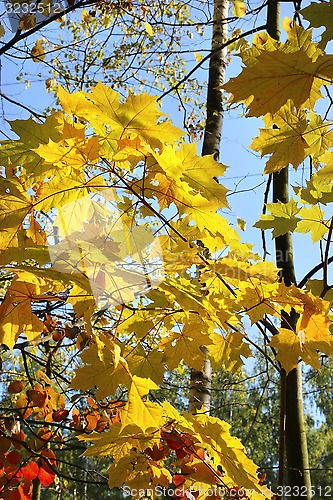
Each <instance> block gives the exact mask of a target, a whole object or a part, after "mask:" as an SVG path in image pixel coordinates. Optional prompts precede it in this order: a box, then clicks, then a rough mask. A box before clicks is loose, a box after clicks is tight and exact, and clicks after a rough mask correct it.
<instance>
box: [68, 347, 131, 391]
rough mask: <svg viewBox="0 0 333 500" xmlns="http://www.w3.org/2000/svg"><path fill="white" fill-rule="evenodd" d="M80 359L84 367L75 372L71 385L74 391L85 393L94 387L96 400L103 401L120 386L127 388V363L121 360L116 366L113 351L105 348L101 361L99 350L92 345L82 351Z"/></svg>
mask: <svg viewBox="0 0 333 500" xmlns="http://www.w3.org/2000/svg"><path fill="white" fill-rule="evenodd" d="M81 359H82V361H83V362H84V366H82V367H80V368H78V369H77V370H76V372H75V377H74V379H73V380H72V383H71V385H72V387H73V388H74V389H81V390H82V391H86V390H88V389H92V388H93V387H95V386H96V387H97V390H96V398H97V399H103V398H105V397H106V396H109V395H111V394H114V393H115V392H116V390H117V388H118V386H119V385H120V384H124V385H126V386H127V387H129V385H130V383H131V378H130V375H129V374H128V370H127V363H126V361H125V360H124V359H122V362H121V363H118V365H117V366H116V362H115V359H116V354H115V351H114V350H110V349H109V348H108V347H106V346H105V347H104V349H103V350H102V359H101V352H100V348H99V347H98V346H97V345H96V344H92V345H90V346H89V348H88V349H86V350H85V351H83V353H82V354H81Z"/></svg>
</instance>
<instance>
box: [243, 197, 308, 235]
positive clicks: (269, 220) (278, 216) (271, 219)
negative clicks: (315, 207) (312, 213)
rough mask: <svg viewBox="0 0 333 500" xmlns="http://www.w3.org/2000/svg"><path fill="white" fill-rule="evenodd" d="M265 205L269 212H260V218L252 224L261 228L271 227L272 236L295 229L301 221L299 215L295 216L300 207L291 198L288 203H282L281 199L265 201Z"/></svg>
mask: <svg viewBox="0 0 333 500" xmlns="http://www.w3.org/2000/svg"><path fill="white" fill-rule="evenodd" d="M266 207H267V210H268V211H269V212H270V214H269V215H267V214H261V215H260V220H259V221H257V222H256V223H255V224H254V225H253V226H254V227H258V228H260V229H263V230H265V229H271V228H272V229H273V234H272V237H273V238H276V237H277V236H280V235H282V234H286V233H288V231H295V229H296V227H297V224H299V223H300V221H301V219H300V218H299V217H296V215H297V214H298V213H299V212H300V210H301V208H300V207H298V205H297V203H296V201H295V200H294V199H293V198H291V199H290V200H289V201H288V203H282V202H281V201H278V202H277V203H267V205H266Z"/></svg>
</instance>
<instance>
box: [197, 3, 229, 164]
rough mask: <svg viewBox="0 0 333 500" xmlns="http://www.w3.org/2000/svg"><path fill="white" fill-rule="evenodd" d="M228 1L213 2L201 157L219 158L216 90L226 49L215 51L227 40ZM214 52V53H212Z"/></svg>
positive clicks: (220, 116) (219, 105)
mask: <svg viewBox="0 0 333 500" xmlns="http://www.w3.org/2000/svg"><path fill="white" fill-rule="evenodd" d="M228 9H229V1H228V0H214V24H213V33H212V51H213V53H212V56H211V58H210V60H209V77H208V89H207V117H206V126H205V134H204V141H203V147H202V156H204V155H211V154H213V155H214V158H215V160H218V159H219V156H220V144H221V133H222V122H223V91H222V90H221V89H218V88H217V87H220V86H221V85H223V84H224V80H225V66H226V55H227V49H226V48H225V49H221V50H216V49H217V48H218V47H220V46H221V45H222V44H223V43H224V42H225V41H226V40H227V38H228V22H227V19H228ZM214 51H216V52H214Z"/></svg>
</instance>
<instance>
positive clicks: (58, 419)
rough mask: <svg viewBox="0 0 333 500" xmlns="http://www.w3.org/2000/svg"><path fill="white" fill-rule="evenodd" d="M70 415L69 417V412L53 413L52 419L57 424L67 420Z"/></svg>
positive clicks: (59, 411)
mask: <svg viewBox="0 0 333 500" xmlns="http://www.w3.org/2000/svg"><path fill="white" fill-rule="evenodd" d="M68 415H69V411H68V410H58V411H54V412H53V413H52V418H53V420H54V421H55V422H61V420H65V418H67V417H68Z"/></svg>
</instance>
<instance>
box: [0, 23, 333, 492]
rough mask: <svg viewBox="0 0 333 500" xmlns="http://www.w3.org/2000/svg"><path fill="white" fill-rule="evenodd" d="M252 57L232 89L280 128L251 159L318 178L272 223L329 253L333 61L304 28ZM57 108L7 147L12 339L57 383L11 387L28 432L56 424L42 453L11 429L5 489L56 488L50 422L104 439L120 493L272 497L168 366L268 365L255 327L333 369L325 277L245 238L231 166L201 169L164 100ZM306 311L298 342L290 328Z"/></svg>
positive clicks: (104, 96) (277, 206)
mask: <svg viewBox="0 0 333 500" xmlns="http://www.w3.org/2000/svg"><path fill="white" fill-rule="evenodd" d="M242 57H243V62H244V65H245V67H244V68H243V70H242V73H241V74H240V75H239V76H238V77H236V78H234V79H231V80H230V81H229V83H227V84H226V85H225V89H226V90H227V91H228V92H230V93H231V94H232V97H231V100H232V101H241V102H244V103H245V105H246V106H247V108H248V113H249V115H252V116H261V115H263V117H264V123H265V126H266V128H265V129H263V130H261V132H260V136H259V138H256V139H255V140H254V141H253V143H252V145H251V147H252V148H253V149H254V150H256V151H259V152H260V154H262V155H266V154H268V155H270V158H269V160H268V162H267V164H266V172H267V173H272V172H277V171H279V170H281V169H282V168H285V167H286V165H287V164H289V163H291V164H292V165H293V166H294V167H295V168H298V166H299V165H300V164H301V162H302V161H303V160H304V159H305V158H306V157H307V156H311V158H312V161H313V163H314V165H315V167H316V171H315V173H314V174H313V176H312V177H311V180H310V181H308V183H307V186H306V187H302V188H295V196H297V197H298V199H297V200H294V199H292V200H290V202H289V203H287V204H282V203H270V204H268V205H267V211H268V213H266V214H263V215H262V217H261V220H260V221H258V222H257V223H256V226H257V227H259V228H260V229H263V230H265V229H270V228H272V229H273V237H277V236H279V235H282V234H285V233H286V232H289V231H298V232H301V233H310V234H311V237H312V240H313V242H317V241H322V240H323V239H324V238H325V237H326V236H327V235H330V234H331V230H332V229H331V225H330V223H329V222H328V221H327V220H326V216H325V213H324V210H323V207H322V205H326V204H328V203H329V202H330V201H331V196H332V195H331V192H332V189H331V187H332V181H333V177H332V171H331V169H332V167H331V163H330V162H331V161H332V159H331V155H332V153H331V152H329V151H327V149H328V148H329V147H331V145H332V140H333V137H332V132H331V130H330V124H329V123H327V122H325V121H323V120H322V119H321V118H320V117H319V116H318V115H316V114H315V113H314V110H313V107H314V104H315V102H316V100H317V99H318V98H319V97H320V87H321V85H323V84H324V83H325V84H326V83H327V82H328V81H329V82H330V81H331V79H332V78H333V62H332V57H333V56H329V55H325V54H324V53H323V52H322V50H321V49H320V47H319V46H318V45H316V44H313V43H312V41H311V32H310V31H305V30H304V29H303V28H300V27H297V26H295V27H294V28H292V29H291V30H290V31H289V33H288V40H287V42H286V43H285V44H283V43H280V42H276V41H274V40H272V39H270V38H269V37H268V36H267V37H265V36H260V37H256V38H255V40H254V43H253V45H252V47H251V48H249V49H248V50H246V51H243V53H242ZM299 88H301V91H299ZM58 100H59V109H58V110H57V111H52V112H51V113H50V115H49V116H48V118H47V119H46V120H45V122H44V123H36V122H35V121H34V120H33V119H31V118H30V119H29V120H26V121H24V120H15V121H14V122H12V123H11V127H12V130H13V132H14V133H15V134H16V135H17V136H18V139H16V140H7V141H2V143H1V147H0V162H1V165H2V166H3V170H2V174H1V176H0V191H1V196H0V213H1V215H0V264H1V272H2V276H3V277H4V282H5V285H4V287H3V295H4V298H3V301H2V303H1V305H0V343H2V344H3V345H4V346H6V347H7V348H8V349H9V350H14V349H19V350H20V352H21V353H23V352H24V355H25V356H26V355H27V354H26V353H29V354H30V355H31V357H32V359H33V360H34V361H35V362H38V356H36V354H35V352H37V351H38V349H40V350H44V351H45V353H46V361H45V363H44V364H43V365H42V366H43V368H44V369H45V370H46V372H47V375H45V374H44V375H43V376H42V375H41V374H40V373H39V374H38V375H37V376H34V377H31V376H30V377H28V376H27V380H26V384H27V386H26V384H24V385H21V381H15V382H12V383H11V384H10V386H9V394H10V395H11V396H10V397H11V402H12V404H13V408H14V409H15V415H16V416H17V420H18V421H20V422H21V423H22V425H27V423H28V422H27V419H28V418H29V417H31V418H32V419H33V420H34V423H35V424H36V425H37V421H38V422H44V423H45V425H43V427H42V428H41V429H40V430H39V431H38V432H37V433H36V434H37V438H38V439H37V442H39V443H40V444H39V445H38V446H40V448H38V447H37V448H36V447H35V448H34V445H33V444H32V443H27V441H26V439H25V435H23V434H20V437H13V431H12V430H11V428H7V427H6V426H5V427H3V429H2V430H1V432H2V433H3V438H4V439H5V441H4V442H5V443H6V445H5V446H4V448H3V449H1V453H2V455H1V460H2V464H3V467H2V469H1V470H3V475H2V478H1V481H2V482H1V488H2V491H1V495H3V498H6V495H7V497H8V498H10V499H11V498H15V496H14V495H20V496H17V498H27V499H29V498H31V481H32V480H34V479H36V478H38V479H39V480H40V482H41V483H42V484H43V485H44V486H47V484H50V483H51V478H52V481H53V479H54V477H55V474H56V473H57V463H58V462H57V457H56V454H55V453H54V452H53V451H52V450H51V449H49V448H47V446H48V444H49V443H50V441H51V440H54V439H53V438H54V437H55V433H54V432H53V431H52V426H51V425H50V424H59V425H63V430H64V431H65V432H67V433H70V432H73V433H76V434H77V436H78V439H79V440H81V441H84V442H86V443H89V446H88V448H87V450H86V451H85V453H84V455H86V456H97V457H99V458H101V457H105V456H108V457H109V458H110V459H111V465H110V467H109V472H108V473H109V486H110V487H115V486H118V487H120V486H122V485H123V484H125V485H127V486H128V487H130V488H132V489H136V490H139V489H140V488H141V489H142V488H144V489H147V488H150V487H151V488H155V487H157V486H163V487H166V488H167V487H168V486H169V485H173V486H175V487H176V488H177V487H178V488H179V487H180V486H182V492H184V491H185V492H188V491H194V492H195V494H193V495H194V497H195V498H205V493H204V492H206V491H207V489H209V487H211V486H214V487H217V486H221V487H222V488H224V491H225V492H227V494H229V493H230V492H231V490H232V491H234V492H236V493H235V494H237V496H234V497H235V498H241V497H242V498H253V499H258V500H259V499H262V500H264V499H265V498H269V497H270V496H271V495H270V494H269V492H267V488H266V489H265V486H264V485H263V484H262V483H263V481H262V478H258V474H257V471H258V467H257V466H256V465H255V464H254V463H253V462H252V461H251V460H250V459H249V458H248V457H247V455H246V453H245V450H244V447H243V446H242V444H241V443H240V441H239V440H238V439H237V438H235V437H233V436H232V435H231V434H230V426H229V425H228V424H227V423H226V422H223V421H221V420H220V419H217V418H213V417H209V416H207V415H205V414H204V413H201V414H198V415H195V416H193V415H190V414H188V413H186V412H183V413H180V412H178V411H177V410H176V409H175V408H173V407H172V406H171V405H170V404H169V403H167V402H160V401H159V400H158V398H156V397H154V394H155V393H154V391H157V390H158V389H159V388H160V386H161V384H162V383H163V380H164V375H165V372H166V371H167V370H169V371H172V370H174V369H176V368H177V367H178V366H179V365H180V364H181V363H185V364H186V365H187V366H188V367H190V368H194V369H197V370H200V369H201V367H202V364H203V362H204V360H205V358H206V356H207V355H208V356H209V358H210V360H211V361H212V364H213V366H216V367H219V366H223V367H224V368H225V369H227V370H229V371H231V372H233V373H235V372H237V371H239V370H241V369H242V366H243V364H244V358H248V357H250V356H252V351H251V349H250V347H249V343H250V342H249V334H247V333H246V331H244V324H245V321H250V323H251V324H263V325H267V324H268V325H269V326H270V330H269V331H270V332H272V331H274V333H276V334H275V335H273V336H272V337H270V338H267V339H266V347H267V348H272V349H273V352H274V353H275V359H273V360H272V362H273V364H275V366H276V367H277V368H278V369H279V370H281V368H282V369H284V370H285V371H286V372H289V371H291V370H292V369H294V368H295V367H296V366H297V364H298V362H299V360H300V359H303V360H304V361H305V362H307V363H309V364H310V365H312V366H313V367H315V368H320V357H321V355H322V354H327V355H329V354H331V353H332V350H333V346H332V335H331V328H332V327H331V316H330V304H331V302H330V299H331V296H330V294H329V287H328V285H327V283H325V282H324V280H323V281H321V282H316V283H315V282H310V283H308V287H309V289H308V290H305V289H301V288H297V287H296V286H295V285H292V286H286V284H285V283H284V282H281V280H280V279H279V269H278V268H277V267H276V266H274V265H273V264H272V263H269V262H265V261H263V260H262V259H261V258H260V257H259V256H258V255H257V254H255V253H254V252H253V250H252V246H251V245H249V244H246V243H243V242H242V241H241V239H240V236H239V234H238V232H237V230H236V229H235V228H234V227H232V226H231V225H230V223H229V221H228V219H227V218H226V217H225V216H224V215H225V213H223V214H222V213H221V209H222V208H224V209H225V211H227V210H228V208H229V207H228V202H227V190H226V189H225V187H224V186H223V185H222V184H221V183H220V182H216V180H215V179H219V180H220V178H221V177H222V176H223V175H224V172H225V170H226V166H225V165H222V164H220V163H218V162H216V161H215V160H214V158H213V156H205V157H199V156H198V155H197V154H196V145H194V144H186V143H185V142H184V141H183V140H182V136H183V132H182V131H181V130H180V129H178V128H177V127H175V126H173V125H172V124H171V123H170V121H168V120H166V116H165V115H164V114H163V113H162V112H161V110H160V108H159V106H158V105H157V102H156V98H155V97H152V96H150V95H148V94H142V95H137V96H136V95H130V96H128V97H127V99H125V100H124V101H122V100H121V98H120V95H119V94H118V93H117V92H115V91H114V90H113V89H111V88H110V87H107V86H105V85H103V84H101V83H98V84H97V85H96V86H95V87H94V88H93V89H92V90H91V91H90V92H83V91H79V92H75V93H74V94H69V93H67V92H66V91H65V90H64V89H62V88H60V89H59V91H58ZM64 179H66V182H64ZM194 270H195V271H194ZM291 313H295V314H297V315H298V321H297V324H296V329H295V331H294V330H292V329H287V328H281V329H276V328H275V326H274V320H276V319H277V320H284V322H285V323H286V322H288V315H289V314H291ZM274 329H275V330H276V331H275V330H274ZM252 343H253V342H252ZM207 353H208V354H207ZM24 359H25V358H24V357H23V362H25V364H26V359H25V361H24ZM64 366H66V368H65V370H64V369H63V367H64ZM63 371H65V372H66V373H65V375H63ZM57 384H58V387H57ZM59 386H60V388H61V389H59ZM28 387H29V388H28ZM56 387H57V389H56ZM82 400H84V401H86V403H84V404H82ZM6 418H7V415H6V414H5V415H4V419H5V420H6ZM47 423H49V425H48V424H47ZM67 424H68V425H67ZM14 434H15V433H14ZM58 438H59V441H61V436H60V435H58ZM18 446H19V447H21V448H18V449H17V450H11V447H16V448H17V447H18ZM21 450H22V452H21ZM25 450H26V451H27V452H28V453H27V454H25ZM29 453H32V455H31V456H30V455H29ZM14 491H15V493H13V492H14ZM241 491H243V492H245V493H244V495H245V496H244V495H243V496H241V495H242V494H241ZM250 492H251V493H250ZM29 495H30V496H29ZM181 495H183V496H181ZM247 495H251V496H247ZM179 496H180V497H181V498H183V497H187V496H188V495H187V493H184V494H183V493H180V494H179V495H178V497H179ZM222 496H223V495H222ZM229 496H232V495H231V493H230V495H229Z"/></svg>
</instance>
